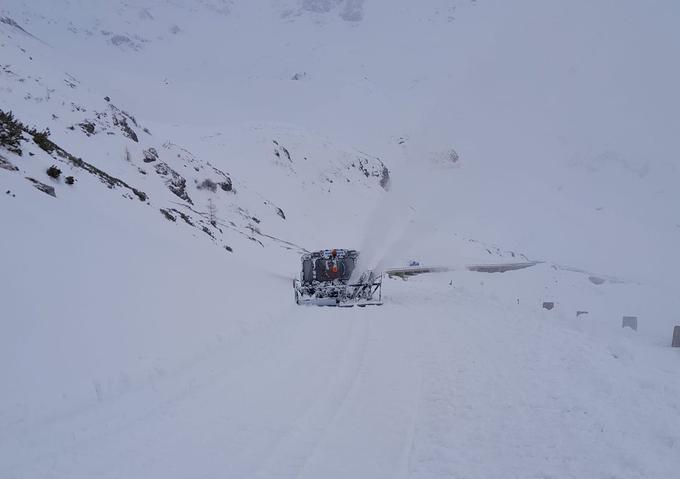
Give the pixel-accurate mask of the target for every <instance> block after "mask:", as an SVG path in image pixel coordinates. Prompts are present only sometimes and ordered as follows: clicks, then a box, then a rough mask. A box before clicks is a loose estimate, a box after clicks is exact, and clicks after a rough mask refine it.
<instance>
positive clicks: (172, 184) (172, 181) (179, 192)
mask: <svg viewBox="0 0 680 479" xmlns="http://www.w3.org/2000/svg"><path fill="white" fill-rule="evenodd" d="M155 168H156V173H158V174H159V175H160V176H163V177H165V178H166V180H165V184H166V186H167V187H168V189H169V190H170V191H172V192H173V193H174V194H175V195H176V196H178V197H179V198H181V199H183V200H184V201H186V202H188V203H189V204H192V205H193V204H194V202H193V201H191V198H190V197H189V194H188V193H187V180H186V179H185V178H184V177H183V176H182V175H180V174H179V173H177V172H176V171H175V170H173V169H172V168H170V167H169V166H168V164H167V163H165V162H160V163H158V164H157V165H156V167H155Z"/></svg>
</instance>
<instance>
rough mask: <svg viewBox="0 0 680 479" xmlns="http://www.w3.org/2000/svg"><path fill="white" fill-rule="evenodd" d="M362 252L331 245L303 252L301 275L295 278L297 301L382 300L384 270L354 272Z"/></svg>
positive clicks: (376, 302) (361, 302)
mask: <svg viewBox="0 0 680 479" xmlns="http://www.w3.org/2000/svg"><path fill="white" fill-rule="evenodd" d="M358 258H359V253H358V252H357V251H355V250H345V249H332V250H323V251H316V252H313V253H307V254H305V255H303V256H302V272H301V273H300V279H296V280H294V281H293V289H294V290H295V302H296V303H297V304H307V305H316V306H339V307H352V306H369V305H380V304H382V274H376V273H374V272H373V271H365V272H362V273H360V274H356V273H355V267H356V264H357V259H358Z"/></svg>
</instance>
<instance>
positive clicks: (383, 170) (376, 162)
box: [352, 157, 390, 190]
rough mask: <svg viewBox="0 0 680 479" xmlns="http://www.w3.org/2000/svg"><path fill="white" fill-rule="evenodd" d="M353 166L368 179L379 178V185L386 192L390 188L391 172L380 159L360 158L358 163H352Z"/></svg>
mask: <svg viewBox="0 0 680 479" xmlns="http://www.w3.org/2000/svg"><path fill="white" fill-rule="evenodd" d="M352 166H354V167H356V168H359V171H361V172H362V173H363V174H364V176H365V177H366V178H371V177H374V178H377V179H378V183H379V184H380V186H381V187H382V188H383V189H384V190H388V189H389V187H390V170H389V169H387V166H385V163H383V162H382V160H381V159H380V158H375V157H370V158H369V157H359V158H357V163H352Z"/></svg>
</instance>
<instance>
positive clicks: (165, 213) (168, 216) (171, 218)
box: [160, 208, 177, 222]
mask: <svg viewBox="0 0 680 479" xmlns="http://www.w3.org/2000/svg"><path fill="white" fill-rule="evenodd" d="M160 212H161V214H162V215H163V216H165V219H166V220H168V221H172V222H175V221H177V218H175V217H174V216H173V215H172V213H170V212H169V211H168V210H164V209H163V208H161V209H160Z"/></svg>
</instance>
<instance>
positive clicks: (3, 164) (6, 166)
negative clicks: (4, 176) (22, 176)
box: [0, 156, 19, 171]
mask: <svg viewBox="0 0 680 479" xmlns="http://www.w3.org/2000/svg"><path fill="white" fill-rule="evenodd" d="M0 168H2V169H3V170H8V171H19V168H17V167H16V166H14V165H13V164H12V162H11V161H9V160H8V159H6V158H4V157H2V156H0Z"/></svg>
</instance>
